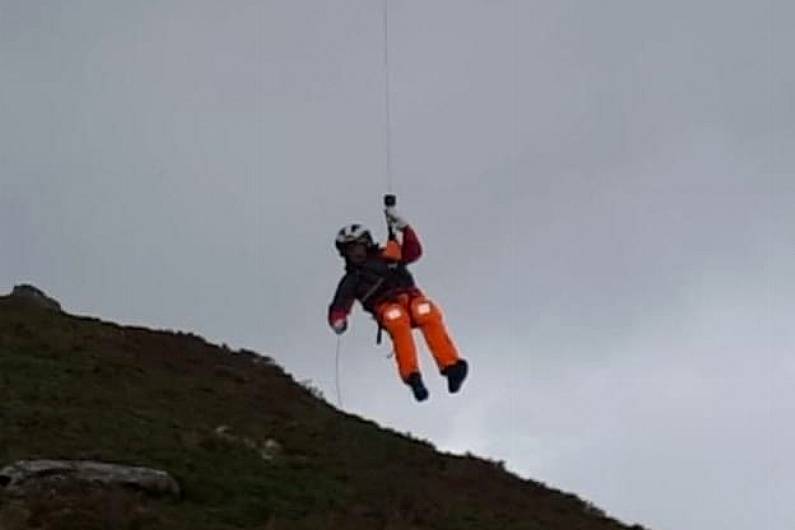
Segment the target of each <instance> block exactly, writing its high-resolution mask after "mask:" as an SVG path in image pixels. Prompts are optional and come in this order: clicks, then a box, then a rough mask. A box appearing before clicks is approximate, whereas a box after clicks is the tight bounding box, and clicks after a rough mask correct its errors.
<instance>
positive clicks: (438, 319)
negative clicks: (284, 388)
mask: <svg viewBox="0 0 795 530" xmlns="http://www.w3.org/2000/svg"><path fill="white" fill-rule="evenodd" d="M385 214H386V217H387V223H388V226H389V233H390V237H389V241H388V243H387V244H386V246H385V247H384V248H381V247H380V246H379V245H378V244H377V243H376V242H375V241H374V240H373V237H372V235H371V234H370V231H369V230H367V229H366V228H365V227H364V226H362V225H359V224H352V225H348V226H345V227H343V228H342V229H341V230H340V231H339V233H338V234H337V237H336V242H335V245H336V247H337V250H338V251H339V253H340V256H341V257H342V258H343V259H344V260H345V274H344V276H343V277H342V279H341V280H340V282H339V285H338V286H337V290H336V292H335V294H334V299H333V301H332V302H331V305H330V306H329V311H328V322H329V325H330V326H331V328H332V329H333V330H334V331H335V332H336V333H337V334H338V335H339V334H342V333H344V332H345V330H346V329H347V328H348V316H349V314H350V312H351V309H352V308H353V304H354V302H355V301H357V300H358V301H359V303H360V304H361V305H362V307H363V308H364V310H365V311H367V312H368V313H370V314H372V315H373V317H374V318H375V320H376V322H377V323H378V325H379V334H380V330H381V329H385V330H386V331H387V333H388V334H389V336H390V338H391V339H392V343H393V347H394V352H395V358H396V360H397V365H398V372H399V375H400V378H401V379H402V380H403V382H404V383H406V384H407V385H408V386H409V387H410V388H411V391H412V393H413V394H414V397H415V398H416V399H417V401H424V400H426V399H427V398H428V390H427V388H426V387H425V384H424V383H423V380H422V375H421V373H420V367H419V363H418V359H417V348H416V345H415V342H414V336H413V329H415V328H419V329H420V331H422V334H423V336H424V337H425V341H426V343H427V344H428V348H429V349H430V351H431V353H432V354H433V357H434V360H435V361H436V364H437V366H438V368H439V371H440V372H441V374H442V375H443V376H445V377H446V378H447V388H448V390H449V391H450V392H451V393H455V392H458V391H459V390H460V388H461V385H462V383H463V382H464V379H465V378H466V376H467V371H468V366H467V362H466V361H465V360H464V359H462V358H461V357H460V356H459V353H458V350H457V348H456V346H455V344H454V342H453V340H452V339H451V338H450V335H449V333H448V331H447V327H446V325H445V323H444V320H443V316H442V311H441V309H440V308H439V306H438V305H437V304H435V303H434V302H433V301H431V300H430V299H429V298H428V297H426V296H425V295H424V294H423V292H422V291H421V290H420V289H419V288H418V287H417V285H416V284H415V282H414V278H413V277H412V275H411V273H410V272H409V270H408V268H407V265H409V264H410V263H414V262H415V261H417V260H418V259H419V258H420V256H421V255H422V246H421V244H420V241H419V238H418V237H417V233H416V232H415V231H414V230H413V229H412V227H411V226H409V224H408V223H407V222H406V221H405V220H404V219H403V218H402V217H401V216H400V215H398V213H397V211H396V210H395V199H394V196H392V195H388V196H387V197H386V208H385ZM397 233H400V234H401V235H402V243H401V242H399V241H398V237H397Z"/></svg>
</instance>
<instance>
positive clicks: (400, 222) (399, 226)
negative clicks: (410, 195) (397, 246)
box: [384, 206, 409, 230]
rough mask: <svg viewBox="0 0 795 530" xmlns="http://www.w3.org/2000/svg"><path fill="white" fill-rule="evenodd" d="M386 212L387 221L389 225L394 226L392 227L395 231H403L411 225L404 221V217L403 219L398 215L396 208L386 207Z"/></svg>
mask: <svg viewBox="0 0 795 530" xmlns="http://www.w3.org/2000/svg"><path fill="white" fill-rule="evenodd" d="M384 212H385V213H386V219H387V221H389V224H390V225H392V227H393V228H394V229H395V230H403V229H404V228H406V227H407V226H408V225H409V224H408V223H407V222H406V220H405V219H403V218H402V217H401V216H400V215H399V214H398V213H397V210H396V209H395V207H394V206H388V207H386V208H385V209H384Z"/></svg>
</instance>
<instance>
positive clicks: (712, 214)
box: [0, 0, 795, 530]
mask: <svg viewBox="0 0 795 530" xmlns="http://www.w3.org/2000/svg"><path fill="white" fill-rule="evenodd" d="M389 3H390V16H389V28H390V75H391V88H392V90H391V101H392V106H391V111H392V121H393V128H392V143H391V145H392V153H393V170H394V191H395V192H396V193H397V194H398V196H399V201H400V203H399V205H400V209H401V211H402V212H403V214H404V216H405V217H407V218H408V220H409V221H410V222H411V223H412V224H413V225H414V226H415V227H416V229H417V231H418V232H419V235H420V237H421V239H422V241H423V243H424V245H425V250H426V254H425V256H424V258H423V260H422V261H420V262H419V263H417V264H416V265H415V266H414V267H413V271H414V273H415V276H416V277H417V279H418V281H419V283H420V285H421V286H422V287H423V288H424V289H425V291H426V292H427V294H428V295H430V296H431V297H432V298H434V299H435V300H437V301H438V302H439V303H440V304H441V305H442V306H443V308H444V310H445V314H446V318H447V321H448V323H449V325H450V328H451V330H452V332H453V334H454V336H455V339H456V341H457V342H458V344H459V347H460V349H461V350H462V353H463V354H464V356H465V357H466V358H467V359H468V360H469V361H470V363H471V366H472V372H471V378H470V379H469V380H468V381H467V384H466V386H465V387H464V390H463V391H462V393H461V394H459V395H456V396H449V395H447V393H446V390H445V388H444V381H443V380H442V379H441V378H440V377H438V376H437V375H436V374H435V371H434V370H433V366H432V363H431V362H430V357H429V356H428V355H427V353H426V352H425V351H424V348H423V351H422V353H421V355H422V362H423V365H424V366H425V368H426V379H427V380H428V384H429V388H430V390H431V399H430V400H429V401H428V402H426V403H423V404H416V403H415V402H414V401H413V400H412V399H411V396H410V393H409V392H408V390H407V389H406V388H405V387H404V386H403V385H402V383H400V382H399V380H398V377H397V374H396V368H395V366H394V360H393V359H390V358H387V355H388V354H389V348H388V346H387V345H386V344H384V345H382V346H381V347H376V346H375V344H374V339H375V326H374V325H373V323H372V321H371V320H370V319H369V318H368V317H367V316H366V315H364V314H363V313H362V312H361V311H360V310H357V312H356V314H355V316H354V317H353V318H352V325H351V329H350V331H349V333H348V334H347V335H345V336H344V338H343V341H342V358H341V366H340V371H341V380H340V385H341V388H342V402H343V408H344V409H345V410H347V411H350V412H353V413H355V414H360V415H362V416H365V417H368V418H371V419H374V420H376V421H378V422H379V423H381V424H383V425H387V426H390V427H392V428H394V429H397V430H399V431H401V432H411V433H413V434H414V435H415V436H418V437H421V438H424V439H428V440H430V441H432V442H433V443H435V444H436V445H437V446H438V447H439V448H440V449H443V450H449V451H455V452H465V451H471V452H473V453H476V454H479V455H482V456H486V457H489V458H493V459H499V460H505V461H506V465H507V467H508V468H509V469H511V470H513V471H515V472H517V473H519V474H520V475H522V476H525V477H530V478H534V479H536V480H541V481H544V482H546V483H548V484H550V485H552V486H554V487H557V488H561V489H564V490H567V491H572V492H575V493H577V494H578V495H581V496H583V497H585V498H587V499H589V500H591V501H593V502H594V503H596V504H597V505H599V506H601V507H603V508H604V509H606V510H607V511H608V512H609V513H610V514H612V515H615V516H617V517H619V518H621V519H622V520H625V521H627V522H639V523H642V524H644V525H648V526H650V527H652V528H654V529H655V530H790V529H792V528H795V508H793V506H795V505H793V503H792V499H793V498H794V497H795V481H794V480H793V479H792V477H793V475H795V462H794V461H793V458H792V451H791V448H792V447H795V422H793V416H794V415H795V385H793V380H794V379H795V357H794V356H793V352H795V331H793V330H795V326H793V325H792V318H793V317H792V315H793V314H795V279H793V271H795V231H794V229H793V227H795V207H794V205H795V105H794V101H793V94H795V67H793V62H792V50H793V49H795V34H794V33H793V31H792V21H793V20H795V4H793V3H792V2H790V1H787V0H759V1H756V2H748V1H739V0H721V1H718V0H695V1H694V0H687V1H685V0H667V1H657V2H651V1H642V0H641V1H638V0H605V1H602V2H586V1H584V0H583V1H571V0H555V1H552V0H547V1H529V0H390V2H389ZM382 45H383V20H382V2H381V0H346V1H344V2H327V1H321V0H300V1H299V0H256V1H255V0H238V1H234V2H229V1H225V2H221V1H209V0H189V1H188V0H181V1H178V0H159V1H157V2H143V1H139V2H128V1H109V0H71V1H69V2H63V1H56V0H36V1H31V0H0V286H5V287H3V290H10V288H11V286H12V285H13V284H14V283H19V282H23V281H27V282H33V283H35V284H36V285H38V286H39V287H41V288H43V289H45V290H46V291H47V292H49V293H50V294H51V295H53V296H55V297H56V298H58V299H59V300H60V301H61V302H62V303H63V305H64V306H65V307H66V308H67V309H68V310H69V311H70V312H74V313H79V314H90V315H97V316H101V317H102V318H105V319H108V320H115V321H119V322H122V323H127V324H143V325H148V326H152V327H157V328H169V329H181V330H189V331H194V332H197V333H199V334H201V335H203V336H205V337H207V338H208V339H210V340H213V341H216V342H226V343H228V344H230V345H232V346H234V347H247V348H252V349H256V350H258V351H261V352H265V353H268V354H270V355H272V356H273V357H275V358H276V359H277V360H278V362H279V363H280V364H282V365H283V366H285V367H286V369H288V370H289V371H290V372H291V373H292V374H294V376H295V377H296V379H299V380H311V381H312V384H313V385H315V386H316V387H318V388H319V389H321V390H322V392H323V393H324V394H325V395H326V397H327V398H328V399H329V400H330V401H332V402H336V400H337V396H336V390H335V380H334V355H335V346H336V339H335V337H334V335H333V334H332V333H331V332H330V330H329V329H328V328H327V326H326V323H325V315H326V310H327V306H328V303H329V301H330V298H331V295H332V294H333V290H334V288H335V286H336V283H337V281H338V279H339V277H340V275H341V273H342V263H341V262H340V260H339V258H338V256H337V255H336V252H335V250H334V248H333V237H334V235H335V233H336V231H337V230H338V229H339V228H340V227H341V226H342V225H344V224H346V223H350V222H354V221H356V222H363V223H367V224H369V225H370V226H372V228H373V231H374V232H375V233H376V235H377V236H379V237H383V235H384V232H385V230H384V227H383V217H382V213H381V210H380V206H381V196H382V194H383V193H384V192H385V191H386V182H387V180H386V177H385V170H384V166H385V164H384V160H385V150H384V121H385V117H384V115H385V113H384V70H383V46H382Z"/></svg>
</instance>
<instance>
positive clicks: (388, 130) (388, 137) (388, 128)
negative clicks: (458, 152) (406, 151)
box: [384, 0, 392, 193]
mask: <svg viewBox="0 0 795 530" xmlns="http://www.w3.org/2000/svg"><path fill="white" fill-rule="evenodd" d="M389 84H390V83H389V0H384V104H385V110H386V122H385V130H384V143H385V147H386V188H387V192H389V193H392V112H391V104H390V97H389V96H390V92H391V91H390V86H389Z"/></svg>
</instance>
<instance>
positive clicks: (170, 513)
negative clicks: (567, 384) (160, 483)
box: [0, 297, 640, 530]
mask: <svg viewBox="0 0 795 530" xmlns="http://www.w3.org/2000/svg"><path fill="white" fill-rule="evenodd" d="M38 458H61V459H90V460H99V461H105V462H114V463H121V464H129V465H141V466H151V467H155V468H159V469H164V470H166V471H168V472H170V473H172V474H173V475H174V476H175V477H176V478H177V479H178V481H179V482H180V484H181V486H182V489H183V495H182V498H181V499H180V500H178V501H177V500H161V499H154V498H150V497H147V496H145V495H142V494H140V493H135V492H132V491H121V490H118V489H114V490H101V489H97V488H89V487H84V488H83V487H75V488H72V489H66V490H64V491H58V492H57V493H55V494H53V492H52V491H42V492H41V493H40V494H37V495H34V496H31V497H28V498H23V499H20V498H12V497H11V496H9V495H3V494H0V530H17V529H27V528H59V529H60V528H63V529H66V528H74V529H81V530H92V529H107V528H113V529H117V528H118V529H133V528H157V529H178V528H179V529H181V528H190V529H197V530H198V529H207V530H210V529H212V530H225V529H232V528H251V529H254V528H257V529H267V530H284V529H307V530H309V529H311V530H320V529H335V530H337V529H339V530H358V529H368V530H369V529H391V530H420V529H422V530H425V529H435V530H447V529H450V530H453V529H461V530H463V529H472V530H473V529H483V530H497V529H506V530H509V529H510V530H513V529H515V530H558V529H559V530H575V529H580V530H620V529H626V528H629V527H627V526H625V525H623V524H621V523H619V522H617V521H615V520H612V519H609V518H607V517H605V516H604V515H603V514H602V513H601V512H600V511H599V510H598V509H596V508H594V507H593V506H591V505H589V504H588V503H585V502H583V501H582V500H580V499H578V498H577V497H575V496H573V495H568V494H564V493H562V492H559V491H556V490H552V489H549V488H547V487H545V486H543V485H541V484H538V483H535V482H531V481H525V480H522V479H520V478H518V477H516V476H514V475H512V474H509V473H506V472H505V471H503V470H502V469H501V468H500V467H499V466H498V465H495V464H494V463H492V462H488V461H485V460H481V459H477V458H474V457H458V456H451V455H443V454H440V453H438V452H436V451H435V450H434V448H433V447H432V446H431V445H429V444H427V443H424V442H421V441H418V440H413V439H410V438H408V437H406V436H403V435H399V434H397V433H395V432H391V431H388V430H384V429H381V428H379V427H378V426H377V425H375V424H374V423H372V422H368V421H365V420H362V419H360V418H357V417H354V416H351V415H347V414H344V413H341V412H339V411H337V410H336V409H334V408H333V407H331V406H329V405H328V404H327V403H325V402H324V401H322V400H319V399H317V398H316V397H315V396H314V395H313V394H312V392H311V391H310V390H307V389H306V388H304V387H302V386H301V385H299V384H297V383H296V382H295V381H294V380H293V379H292V378H291V377H290V376H289V375H287V374H286V373H285V372H284V371H283V370H281V369H280V368H279V367H278V366H276V365H275V364H273V363H272V362H271V361H270V360H268V359H267V358H264V357H261V356H258V355H256V354H254V353H252V352H245V351H241V352H234V351H230V350H229V349H227V348H219V347H216V346H213V345H210V344H208V343H206V342H205V341H204V340H202V339H201V338H200V337H197V336H194V335H190V334H183V333H170V332H156V331H150V330H147V329H141V328H131V327H121V326H118V325H115V324H110V323H104V322H100V321H98V320H95V319H90V318H80V317H75V316H70V315H67V314H65V313H61V312H58V311H55V310H52V309H46V308H42V307H39V306H37V305H36V304H34V303H31V302H30V301H27V300H23V299H19V298H18V297H0V468H2V467H4V466H6V465H8V464H11V463H13V462H15V461H17V460H21V459H38ZM0 491H2V489H1V488H0ZM633 528H635V529H639V528H640V527H638V526H635V527H633Z"/></svg>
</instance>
